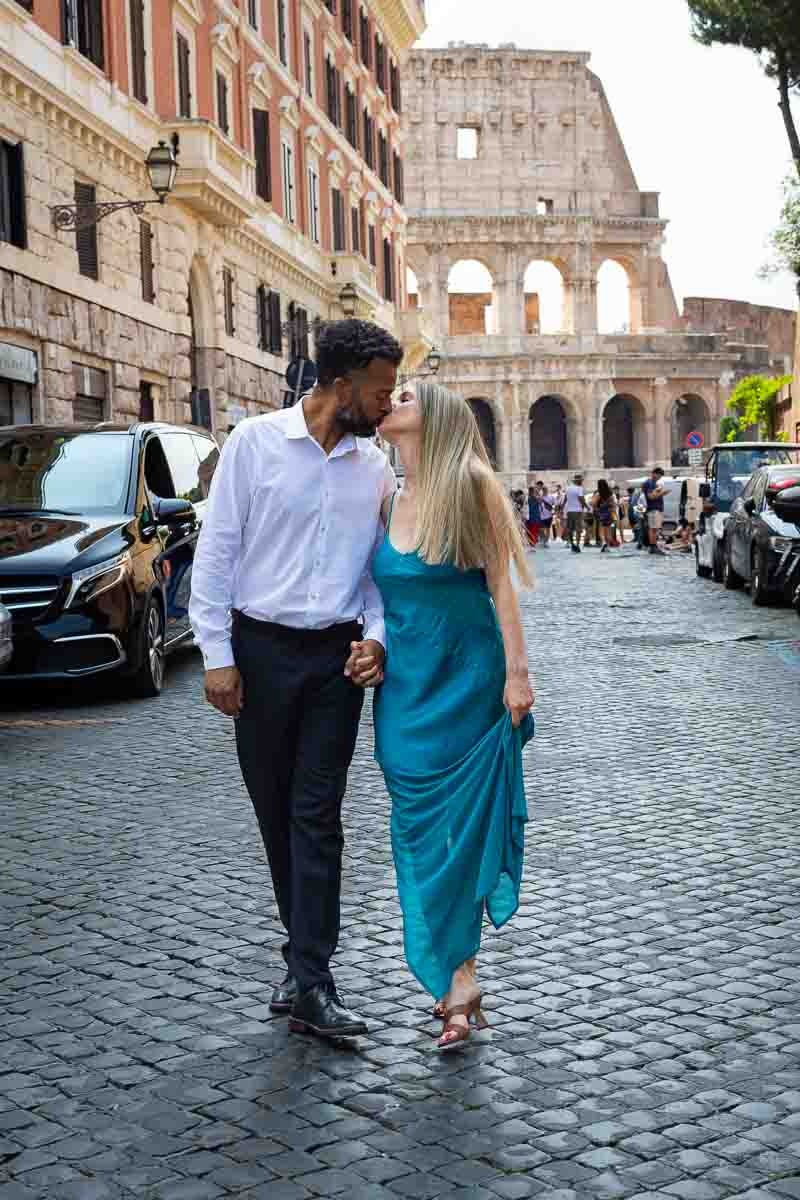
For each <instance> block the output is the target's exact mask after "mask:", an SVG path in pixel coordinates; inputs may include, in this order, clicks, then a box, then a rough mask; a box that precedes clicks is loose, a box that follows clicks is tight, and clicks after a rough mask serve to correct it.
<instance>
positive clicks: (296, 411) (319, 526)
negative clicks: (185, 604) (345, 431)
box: [189, 402, 397, 669]
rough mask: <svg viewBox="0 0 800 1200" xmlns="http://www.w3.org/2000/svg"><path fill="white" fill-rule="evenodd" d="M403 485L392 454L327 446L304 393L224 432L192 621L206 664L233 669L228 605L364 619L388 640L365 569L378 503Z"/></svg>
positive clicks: (283, 616) (286, 617) (305, 621)
mask: <svg viewBox="0 0 800 1200" xmlns="http://www.w3.org/2000/svg"><path fill="white" fill-rule="evenodd" d="M396 486H397V483H396V480H395V475H394V471H393V470H392V468H391V466H390V464H389V462H388V460H387V458H386V455H385V454H384V453H383V451H381V450H379V449H378V447H377V446H375V445H373V443H372V442H370V441H369V440H368V439H366V438H357V437H353V436H352V435H347V436H346V437H344V438H342V440H341V441H340V442H339V444H338V445H337V446H336V447H335V448H334V449H333V450H332V451H331V453H330V454H327V455H326V453H325V451H324V450H323V449H322V447H321V446H320V445H319V443H318V442H316V441H315V440H314V438H312V437H311V435H310V433H309V432H308V426H307V425H306V419H305V414H304V412H303V404H302V402H301V403H299V404H296V405H295V406H294V407H293V408H289V409H284V410H282V411H281V412H274V413H267V414H266V415H265V416H261V417H252V418H250V419H249V420H246V421H243V422H242V423H241V424H239V425H237V426H236V428H235V429H234V431H233V433H232V434H231V435H230V437H229V438H228V440H227V441H226V443H225V445H224V447H223V450H222V455H221V457H220V460H219V464H218V466H217V469H216V471H215V473H214V479H213V482H212V485H211V495H210V498H209V503H208V508H207V510H206V515H205V519H204V522H203V528H202V530H201V532H200V537H199V540H198V544H197V550H196V553H195V559H194V567H193V569H192V595H191V601H190V604H189V618H190V621H191V624H192V629H193V630H194V634H195V639H196V640H197V642H198V644H199V646H200V649H201V650H202V652H203V658H204V659H205V664H206V667H207V668H208V669H212V668H215V667H229V666H233V661H234V659H233V650H232V648H231V609H238V610H239V611H240V612H242V613H246V614H247V616H249V617H254V618H255V619H256V620H261V621H273V622H275V623H277V624H279V625H289V626H292V627H293V628H296V629H326V628H328V627H329V626H331V625H339V624H343V623H344V622H346V621H354V620H363V622H364V635H363V636H364V638H373V639H374V640H375V641H378V642H380V643H381V644H382V645H384V644H385V632H384V623H383V602H382V600H381V595H380V592H379V591H378V589H377V587H376V586H375V583H374V582H373V579H372V576H371V575H370V573H369V567H370V563H371V559H372V555H373V552H374V550H375V548H376V546H377V545H378V543H379V541H380V539H381V538H382V537H383V523H382V521H381V505H382V503H383V500H384V497H385V496H388V495H391V494H392V493H393V492H394V490H395V488H396Z"/></svg>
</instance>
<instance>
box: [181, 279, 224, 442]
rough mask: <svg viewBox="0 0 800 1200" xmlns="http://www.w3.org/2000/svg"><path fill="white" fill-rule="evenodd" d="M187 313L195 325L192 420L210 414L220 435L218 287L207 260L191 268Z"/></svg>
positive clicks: (191, 382) (214, 428)
mask: <svg viewBox="0 0 800 1200" xmlns="http://www.w3.org/2000/svg"><path fill="white" fill-rule="evenodd" d="M187 310H188V315H189V321H190V323H191V327H192V330H191V344H190V350H189V359H190V364H189V365H190V388H191V393H190V401H191V406H192V410H193V412H192V418H193V420H196V419H197V416H198V414H200V415H201V416H203V415H204V414H208V421H209V422H210V424H209V428H210V429H212V430H214V431H215V432H216V427H217V419H216V412H215V405H214V383H215V375H216V371H215V362H216V345H217V315H216V306H215V303H214V288H213V285H212V281H211V273H210V271H209V267H208V263H207V261H206V260H205V259H204V258H202V257H201V256H200V255H195V257H194V259H193V260H192V265H191V267H190V269H189V291H188V295H187Z"/></svg>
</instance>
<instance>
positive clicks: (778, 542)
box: [769, 537, 800, 554]
mask: <svg viewBox="0 0 800 1200" xmlns="http://www.w3.org/2000/svg"><path fill="white" fill-rule="evenodd" d="M769 544H770V546H771V547H772V549H773V550H777V552H778V553H779V554H784V553H785V552H786V551H787V550H800V540H798V539H797V538H787V537H771V538H770V539H769Z"/></svg>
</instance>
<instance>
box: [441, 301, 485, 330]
mask: <svg viewBox="0 0 800 1200" xmlns="http://www.w3.org/2000/svg"><path fill="white" fill-rule="evenodd" d="M491 306H492V293H491V292H485V293H480V292H470V293H463V294H460V293H458V292H451V293H450V333H451V334H462V333H477V334H484V333H486V310H487V308H491Z"/></svg>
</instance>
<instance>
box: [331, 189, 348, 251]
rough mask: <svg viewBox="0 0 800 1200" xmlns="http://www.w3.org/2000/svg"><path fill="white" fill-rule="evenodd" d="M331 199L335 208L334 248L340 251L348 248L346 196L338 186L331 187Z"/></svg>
mask: <svg viewBox="0 0 800 1200" xmlns="http://www.w3.org/2000/svg"><path fill="white" fill-rule="evenodd" d="M331 201H332V208H333V249H334V250H335V251H336V252H337V253H338V252H339V251H342V250H346V249H347V234H346V232H345V224H344V197H343V196H342V193H341V192H340V191H339V189H338V188H331Z"/></svg>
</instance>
